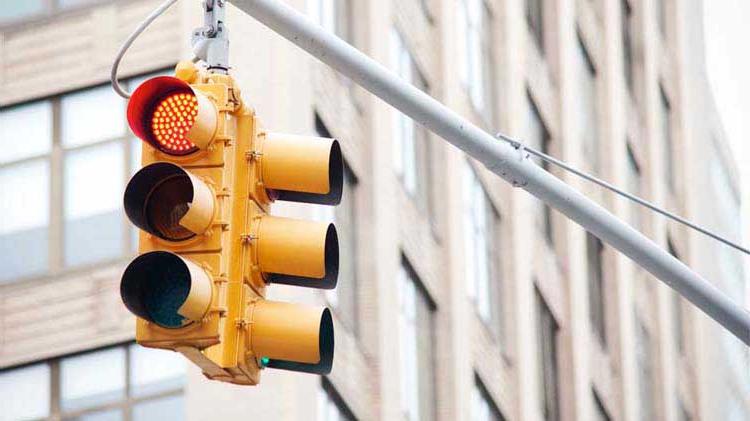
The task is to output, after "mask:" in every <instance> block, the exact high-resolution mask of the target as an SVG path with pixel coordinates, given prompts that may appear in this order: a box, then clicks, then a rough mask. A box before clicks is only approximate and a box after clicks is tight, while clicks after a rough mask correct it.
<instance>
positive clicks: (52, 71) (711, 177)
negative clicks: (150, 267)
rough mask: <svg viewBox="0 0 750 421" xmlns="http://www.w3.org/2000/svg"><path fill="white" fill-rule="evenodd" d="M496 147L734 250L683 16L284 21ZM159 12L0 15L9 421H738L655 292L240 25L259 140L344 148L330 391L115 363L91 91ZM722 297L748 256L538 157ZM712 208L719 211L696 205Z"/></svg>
mask: <svg viewBox="0 0 750 421" xmlns="http://www.w3.org/2000/svg"><path fill="white" fill-rule="evenodd" d="M290 3H291V4H293V5H294V6H295V7H297V8H298V9H299V10H301V11H304V12H306V13H308V14H309V15H310V17H311V18H312V19H314V20H316V21H317V22H318V23H319V24H320V25H321V26H323V27H324V28H326V29H328V30H330V31H333V32H334V33H336V34H338V35H339V36H341V37H342V38H344V39H346V40H347V41H348V42H350V43H352V44H353V45H355V46H356V47H358V48H360V49H361V50H363V51H364V52H366V53H367V54H368V55H370V56H371V57H373V58H374V59H375V60H377V61H379V62H381V63H383V64H384V65H386V66H387V67H389V68H390V69H391V70H393V71H394V72H396V73H397V74H398V75H400V76H401V77H402V78H404V79H406V80H408V81H410V82H411V83H412V84H414V85H416V86H418V87H420V88H421V89H423V90H424V91H426V92H428V93H429V94H430V95H432V96H433V97H435V98H437V99H439V100H440V101H441V102H443V103H445V104H446V105H448V106H449V107H450V108H452V109H454V110H456V111H457V112H459V113H460V114H462V115H464V116H466V117H467V118H469V119H470V120H472V121H473V122H474V123H476V124H477V125H479V126H480V127H483V128H484V129H486V130H487V131H489V132H491V133H494V132H497V131H502V132H504V133H507V134H509V135H511V136H513V137H514V138H517V139H520V140H522V141H523V142H524V143H526V144H528V145H529V146H532V147H534V148H536V149H538V150H542V151H545V152H547V153H550V154H552V155H554V156H556V157H559V158H561V159H563V160H565V161H567V162H569V163H571V164H573V165H574V166H576V167H578V168H582V169H585V170H587V171H589V172H592V173H594V174H597V175H598V176H600V177H602V178H604V179H606V180H609V181H612V182H613V183H615V184H617V185H620V186H623V187H625V188H626V189H627V190H628V191H630V192H632V193H635V194H638V195H640V196H643V197H645V198H647V199H649V200H651V201H654V202H656V203H659V204H661V205H663V206H665V207H666V208H668V209H670V210H672V211H674V212H676V213H678V214H681V215H684V216H686V217H688V218H689V219H694V220H696V221H699V222H705V223H707V224H709V225H711V227H712V228H714V229H715V230H717V231H719V232H722V233H724V234H728V235H736V239H737V240H742V237H743V236H742V228H741V227H742V224H741V212H740V201H739V195H738V193H737V192H738V190H739V186H738V178H739V177H738V175H737V169H736V163H735V162H734V160H733V157H732V155H731V153H730V152H729V148H728V145H727V141H726V138H725V135H724V133H723V132H722V129H721V125H720V124H719V119H718V116H717V115H716V112H715V107H714V106H713V99H712V97H711V94H710V92H709V90H708V85H707V82H706V78H705V74H704V72H705V70H704V67H705V66H704V57H703V52H702V45H703V40H702V18H701V14H702V9H701V8H702V7H703V6H702V4H701V1H700V0H684V1H675V0H648V1H647V0H556V1H551V0H401V1H365V0H361V1H360V0H292V1H290ZM157 4H158V2H157V1H155V0H132V1H121V0H120V1H115V0H76V1H71V0H48V1H38V2H37V1H29V2H14V4H13V5H11V6H8V5H5V6H3V8H2V10H0V145H2V148H0V186H2V187H1V188H0V268H2V270H1V271H0V420H16V419H54V420H62V419H71V418H80V419H87V420H121V419H122V420H147V419H175V420H179V419H188V420H204V419H245V418H251V419H264V420H266V419H268V420H313V419H314V420H319V421H328V420H347V419H358V420H432V419H436V420H532V421H533V420H565V421H573V420H629V421H634V420H652V419H659V420H670V421H677V420H717V419H722V420H731V421H740V420H750V356H749V354H748V349H747V348H746V347H744V346H743V345H742V344H741V343H740V342H739V341H738V340H736V339H733V337H731V335H729V334H728V333H726V332H724V331H722V330H721V329H720V328H719V327H718V325H717V324H715V323H714V322H712V321H711V320H710V319H708V318H707V317H706V316H704V315H703V314H702V313H700V312H699V311H698V310H696V309H695V308H694V307H693V306H692V305H691V304H690V303H687V302H685V301H684V300H683V299H681V298H679V297H678V296H677V295H676V294H675V293H674V292H673V291H672V290H671V289H669V288H668V287H666V286H665V285H663V284H661V283H660V282H658V281H657V280H655V279H654V278H653V277H651V276H649V275H648V274H647V273H645V272H644V271H643V270H641V269H639V268H638V267H637V266H636V265H634V264H633V263H632V262H630V261H629V260H628V259H627V258H625V257H624V256H622V255H620V254H619V253H617V252H616V251H615V250H613V249H612V248H611V247H609V246H608V245H606V244H603V243H602V242H601V241H599V240H598V239H597V238H596V237H594V236H591V235H590V234H587V233H586V232H585V231H584V230H583V229H581V228H580V227H578V226H577V225H575V224H574V223H572V222H570V221H569V220H567V219H566V218H565V217H563V216H562V215H560V214H559V213H557V212H556V211H553V210H551V209H550V208H548V207H547V206H545V205H544V204H543V203H541V202H539V201H537V200H536V199H535V198H533V197H532V196H530V195H529V194H527V193H526V192H524V191H522V190H520V189H515V188H513V187H511V186H509V185H507V184H505V183H504V182H503V181H502V180H500V179H498V178H497V177H495V176H493V175H492V174H490V173H489V172H488V171H487V170H486V169H485V168H483V167H482V166H481V165H478V163H477V162H475V161H474V160H472V159H469V158H467V156H466V155H465V154H463V153H462V152H461V151H459V150H457V149H455V148H453V147H451V146H449V145H447V144H446V143H445V142H442V141H441V140H440V139H439V138H437V137H435V136H434V135H432V134H430V133H429V132H427V131H425V130H424V129H423V128H421V127H420V126H419V125H416V124H415V123H413V122H412V121H411V120H410V119H408V118H406V117H404V116H403V115H401V114H400V113H398V112H397V111H395V110H394V109H393V108H390V107H389V106H388V105H386V104H385V103H384V102H382V101H380V100H378V99H376V98H374V97H372V96H371V95H369V94H367V93H366V92H364V91H363V90H362V89H361V88H359V87H357V86H356V85H354V84H352V83H351V82H350V81H348V80H346V79H345V78H344V77H342V76H340V75H338V74H336V73H335V72H334V71H332V70H331V69H329V68H327V67H326V66H324V65H322V64H321V63H319V62H317V61H316V60H315V59H313V58H311V57H309V56H307V55H305V54H304V53H303V52H301V51H300V50H298V49H296V48H295V47H293V46H291V45H290V44H289V43H287V42H286V41H285V40H283V39H282V38H280V37H279V36H276V35H275V34H273V33H272V32H271V31H269V30H268V29H266V28H264V27H262V26H261V25H259V24H258V23H257V22H255V21H254V20H253V19H252V18H250V17H247V16H245V15H243V14H241V13H240V12H239V11H237V10H236V9H234V8H230V11H229V16H228V25H229V30H230V36H231V47H230V50H231V51H230V58H231V63H232V66H233V69H232V73H233V74H234V76H235V77H236V78H237V79H238V81H239V85H240V86H241V87H242V89H243V95H244V97H245V99H246V101H248V102H249V103H250V104H251V105H252V106H253V107H255V108H256V110H257V112H258V114H259V116H260V117H261V118H262V120H263V121H264V123H265V126H266V127H267V128H269V129H272V130H276V131H284V132H293V133H300V134H314V133H318V134H320V135H321V136H332V137H336V138H337V139H339V140H340V141H341V146H342V150H343V154H344V158H345V168H346V171H345V190H344V200H343V202H342V204H341V205H340V206H339V207H337V208H335V209H329V208H324V207H320V208H313V209H312V211H311V210H310V209H311V208H310V206H299V205H294V204H279V205H275V206H274V212H276V213H278V214H285V215H290V216H296V217H303V218H310V219H318V220H333V221H334V222H335V223H336V224H337V228H338V229H339V238H340V244H341V255H342V259H341V262H342V263H341V271H340V279H339V287H338V288H337V289H336V291H335V292H327V293H324V292H320V291H305V290H300V289H295V288H288V287H284V286H273V287H272V288H270V296H271V297H272V298H281V299H285V300H294V301H301V302H309V303H317V304H326V305H328V306H330V307H331V308H332V310H333V314H334V324H335V326H336V355H335V360H334V369H333V372H332V373H331V375H329V376H326V377H318V376H312V375H303V374H296V373H288V372H283V371H274V370H270V369H269V370H266V371H264V372H263V375H262V382H261V385H260V386H258V387H237V386H232V385H226V384H221V383H216V382H210V381H207V380H205V379H204V378H203V376H202V375H201V374H200V372H199V371H198V370H197V369H196V368H195V367H192V366H190V365H189V364H188V363H186V362H185V361H183V360H182V359H181V357H180V356H179V355H176V354H171V353H169V352H166V351H153V350H148V349H144V348H142V347H139V346H137V345H134V344H133V338H134V320H133V317H132V316H131V315H130V314H129V313H128V312H127V311H126V310H125V308H124V306H123V305H122V304H121V302H120V298H119V288H118V284H119V279H120V274H121V273H122V270H123V269H124V266H125V265H126V264H127V262H128V261H129V260H130V259H131V258H132V257H133V255H134V253H135V250H136V248H137V244H136V242H137V241H136V238H137V237H136V236H135V229H134V228H133V227H132V226H131V225H130V224H129V222H128V221H127V219H126V217H125V215H124V213H123V211H122V209H121V197H122V192H123V189H124V185H125V182H126V181H127V179H128V178H129V177H130V175H131V174H132V173H133V172H134V171H135V170H137V168H139V166H140V161H139V159H140V157H139V154H140V145H139V143H138V141H137V140H135V138H134V137H133V136H132V135H131V134H130V133H129V132H128V130H127V128H126V125H125V119H124V114H125V113H124V109H125V102H124V101H123V100H122V99H120V98H119V97H117V96H116V95H115V94H114V93H113V92H112V90H111V88H110V87H109V86H108V84H107V81H108V77H109V69H110V66H111V61H112V59H113V57H114V54H115V52H116V50H117V48H118V47H119V45H120V43H121V42H122V41H123V40H124V39H125V38H126V37H127V35H128V34H129V32H130V31H131V30H132V29H133V28H134V27H135V26H136V25H137V23H138V22H139V21H140V20H141V19H142V18H143V17H144V16H146V15H147V14H148V13H149V12H150V11H151V10H152V9H153V8H154V7H155V6H156V5H157ZM201 22H202V20H201V15H200V11H199V7H198V2H197V1H181V2H178V3H177V5H176V6H174V7H173V8H172V9H171V10H170V11H169V12H168V13H166V14H165V15H164V16H162V17H160V18H159V19H158V20H157V21H155V22H154V24H153V25H152V26H151V27H150V28H149V29H148V30H147V31H146V32H145V33H144V34H143V35H142V37H141V38H139V39H138V41H136V43H135V44H134V45H133V47H132V49H131V50H130V52H129V53H128V55H127V56H126V57H125V59H124V61H123V65H122V70H121V71H122V76H123V80H124V81H125V84H126V86H127V87H128V88H129V89H131V90H132V89H133V87H134V86H137V84H138V83H139V81H140V80H142V78H144V77H148V76H150V75H153V74H158V73H164V72H169V69H170V67H172V66H173V65H174V64H175V63H176V62H177V61H178V60H180V59H184V58H187V57H189V56H190V48H189V43H188V39H189V33H190V31H191V30H192V29H193V27H196V26H198V25H200V23H201ZM540 164H541V165H543V166H544V168H545V169H547V170H549V171H551V172H552V173H553V174H555V175H556V176H558V177H560V178H562V179H563V180H565V181H566V182H568V183H570V184H571V185H573V186H575V187H576V188H578V189H580V190H582V191H584V192H585V193H586V194H587V195H588V196H589V197H592V198H594V199H595V200H597V201H598V202H599V203H601V204H602V205H603V206H605V207H607V208H608V209H610V210H611V211H613V212H614V213H615V214H617V215H618V216H620V217H621V218H623V219H625V220H627V221H629V222H630V223H631V224H632V225H633V226H635V227H636V228H638V229H639V230H640V231H642V232H643V233H644V234H646V235H647V236H648V237H650V238H652V239H654V240H655V241H656V242H657V243H658V244H660V245H661V246H662V247H663V248H664V249H665V250H669V251H670V252H671V253H673V254H674V255H676V256H678V257H679V258H680V259H681V260H683V261H684V262H686V263H687V264H688V265H689V266H691V267H693V268H695V269H696V270H698V271H699V272H700V273H702V274H703V275H705V276H706V277H707V278H708V279H712V280H715V281H716V284H717V286H719V287H720V288H722V289H723V290H724V291H725V292H727V293H728V294H730V295H731V296H732V297H733V298H734V299H735V300H737V301H738V302H739V301H743V299H744V300H745V305H746V306H747V304H748V303H747V293H746V290H747V287H746V285H745V274H744V271H743V267H742V259H741V256H740V255H739V254H737V253H735V252H733V251H731V250H730V249H728V248H725V247H723V246H720V245H719V244H718V243H716V242H712V241H709V240H707V239H705V238H703V237H701V236H700V235H698V234H696V233H694V232H691V231H688V230H686V229H684V228H683V227H681V226H678V225H675V224H673V223H668V222H666V221H665V220H664V219H663V218H660V217H657V216H655V215H654V214H653V213H650V212H647V211H646V210H644V209H642V208H639V207H637V206H636V205H634V204H632V203H630V202H627V201H625V200H624V199H621V198H618V197H616V196H614V195H612V194H610V193H607V192H604V191H602V190H600V189H598V188H595V187H594V186H592V185H590V184H587V183H585V182H584V181H582V180H580V179H577V178H575V177H574V176H572V175H570V174H568V173H564V172H560V171H559V170H558V169H557V168H554V167H548V166H547V165H546V164H543V163H540ZM706 198H710V200H706Z"/></svg>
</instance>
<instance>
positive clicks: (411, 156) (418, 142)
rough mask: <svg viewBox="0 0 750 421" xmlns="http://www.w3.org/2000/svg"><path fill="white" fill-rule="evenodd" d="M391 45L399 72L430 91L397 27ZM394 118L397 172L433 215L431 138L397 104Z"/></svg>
mask: <svg viewBox="0 0 750 421" xmlns="http://www.w3.org/2000/svg"><path fill="white" fill-rule="evenodd" d="M391 48H392V51H391V55H392V57H391V58H392V62H393V65H394V66H395V69H396V73H398V75H399V76H401V78H403V79H404V80H406V81H408V82H411V84H413V85H414V86H416V87H417V88H419V89H421V90H422V91H427V90H428V88H427V82H426V81H425V79H424V77H423V76H422V74H421V73H420V72H419V69H418V68H417V65H416V63H415V61H414V59H413V57H412V55H411V53H410V52H409V50H408V48H407V46H406V44H405V42H404V39H403V38H402V37H401V34H399V32H398V31H397V30H396V29H393V30H392V31H391ZM393 120H394V122H393V127H394V134H393V139H394V146H393V152H394V161H393V162H394V163H395V164H396V173H397V174H398V176H399V177H400V178H401V181H402V182H403V185H404V187H405V188H406V191H407V192H408V193H409V194H410V195H411V196H412V197H414V198H415V199H416V201H417V204H418V206H419V208H420V210H422V211H426V212H427V213H428V214H429V215H430V216H432V194H431V190H430V187H431V179H432V177H431V168H430V162H431V160H430V140H429V136H428V133H427V130H425V129H424V128H423V127H422V126H419V125H417V124H415V123H414V120H412V119H411V118H409V117H407V116H406V115H404V114H402V113H401V112H400V111H398V110H396V109H395V108H394V109H393Z"/></svg>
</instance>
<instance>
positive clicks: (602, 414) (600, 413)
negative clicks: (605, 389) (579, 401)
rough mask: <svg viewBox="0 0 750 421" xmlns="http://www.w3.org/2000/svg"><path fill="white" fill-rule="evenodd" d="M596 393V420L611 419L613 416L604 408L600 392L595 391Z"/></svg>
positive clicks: (594, 393) (604, 420)
mask: <svg viewBox="0 0 750 421" xmlns="http://www.w3.org/2000/svg"><path fill="white" fill-rule="evenodd" d="M593 395H594V420H595V421H610V420H611V419H612V418H610V416H609V414H608V413H607V410H606V409H605V408H604V404H603V403H602V400H601V398H599V394H598V393H596V391H593Z"/></svg>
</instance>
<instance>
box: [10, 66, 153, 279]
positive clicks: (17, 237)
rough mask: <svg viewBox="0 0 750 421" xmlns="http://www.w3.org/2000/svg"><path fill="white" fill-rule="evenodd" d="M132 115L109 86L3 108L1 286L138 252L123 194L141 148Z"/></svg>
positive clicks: (138, 162) (134, 233)
mask: <svg viewBox="0 0 750 421" xmlns="http://www.w3.org/2000/svg"><path fill="white" fill-rule="evenodd" d="M135 82H136V81H135V80H131V81H130V82H129V83H128V84H129V85H130V86H131V87H133V86H136V83H135ZM124 115H125V102H124V101H123V100H122V99H121V98H120V97H118V96H117V95H116V94H115V93H114V92H113V91H112V89H111V88H110V87H109V85H105V86H101V87H96V88H91V89H86V90H82V91H78V92H74V93H70V94H66V95H62V96H59V97H54V98H50V99H46V100H42V101H35V102H31V103H28V104H23V105H18V106H11V107H7V108H3V109H0V144H1V145H2V146H3V147H2V148H1V149H0V184H1V185H2V186H3V189H2V190H0V214H2V215H3V218H2V221H0V266H2V267H3V269H4V270H3V271H2V273H0V283H2V282H10V281H15V280H18V279H21V278H28V277H31V276H38V275H43V274H46V273H55V272H57V271H59V270H61V269H64V268H70V267H80V266H83V265H91V264H95V263H101V262H105V261H111V260H115V259H119V258H121V257H124V256H125V255H127V254H130V253H132V252H133V251H135V248H136V246H137V236H136V233H137V231H136V229H135V228H133V227H131V226H130V225H129V224H127V223H126V219H125V216H124V214H123V211H122V192H123V190H124V187H125V184H126V181H127V178H128V177H129V176H130V175H131V174H132V173H133V172H134V171H135V170H136V169H138V168H139V167H140V152H141V143H140V141H138V140H136V139H134V138H133V137H132V136H130V135H129V134H128V131H127V129H126V126H125V119H124ZM21 138H22V139H24V142H23V143H22V142H19V141H18V139H21ZM53 145H54V146H53ZM53 148H56V149H57V150H59V151H60V153H52V150H53ZM90 244H96V245H97V247H90Z"/></svg>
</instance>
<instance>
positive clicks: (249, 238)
mask: <svg viewBox="0 0 750 421" xmlns="http://www.w3.org/2000/svg"><path fill="white" fill-rule="evenodd" d="M257 239H258V237H257V236H255V235H253V234H242V235H240V240H241V241H242V242H243V243H245V244H250V243H252V242H253V240H257Z"/></svg>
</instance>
